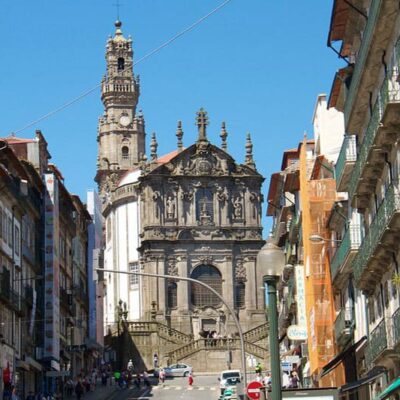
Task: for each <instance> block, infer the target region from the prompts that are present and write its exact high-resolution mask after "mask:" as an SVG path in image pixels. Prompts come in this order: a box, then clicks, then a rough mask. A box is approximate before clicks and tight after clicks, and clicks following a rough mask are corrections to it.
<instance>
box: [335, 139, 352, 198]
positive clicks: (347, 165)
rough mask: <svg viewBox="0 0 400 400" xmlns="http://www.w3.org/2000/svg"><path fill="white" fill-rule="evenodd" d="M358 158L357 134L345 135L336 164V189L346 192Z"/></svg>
mask: <svg viewBox="0 0 400 400" xmlns="http://www.w3.org/2000/svg"><path fill="white" fill-rule="evenodd" d="M356 160H357V140H356V136H355V135H346V136H345V137H344V140H343V143H342V147H341V149H340V153H339V157H338V160H337V162H336V165H335V177H336V189H337V191H338V192H345V191H346V190H347V185H348V183H349V179H350V175H351V171H352V169H353V166H354V163H355V162H356Z"/></svg>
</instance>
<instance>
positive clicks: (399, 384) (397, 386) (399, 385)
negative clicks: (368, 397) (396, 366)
mask: <svg viewBox="0 0 400 400" xmlns="http://www.w3.org/2000/svg"><path fill="white" fill-rule="evenodd" d="M397 390H400V377H399V378H397V379H396V380H394V381H393V382H392V383H391V384H390V385H389V386H388V387H387V388H386V389H385V390H384V391H383V392H382V393H381V394H380V395H379V396H378V397H375V399H374V400H384V399H387V398H388V396H390V395H391V394H392V393H393V392H395V391H397Z"/></svg>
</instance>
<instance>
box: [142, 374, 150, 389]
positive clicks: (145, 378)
mask: <svg viewBox="0 0 400 400" xmlns="http://www.w3.org/2000/svg"><path fill="white" fill-rule="evenodd" d="M143 383H144V385H145V386H146V387H150V380H149V374H148V372H147V371H146V370H145V371H143Z"/></svg>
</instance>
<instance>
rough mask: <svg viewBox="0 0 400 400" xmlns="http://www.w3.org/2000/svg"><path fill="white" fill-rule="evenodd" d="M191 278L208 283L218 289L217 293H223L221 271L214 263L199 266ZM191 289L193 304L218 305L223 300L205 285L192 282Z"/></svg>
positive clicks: (203, 305)
mask: <svg viewBox="0 0 400 400" xmlns="http://www.w3.org/2000/svg"><path fill="white" fill-rule="evenodd" d="M191 278H193V279H197V280H199V281H201V282H204V283H206V284H207V285H209V286H211V287H212V288H213V289H214V290H216V291H217V293H219V294H222V276H221V273H220V272H219V271H218V269H217V268H215V267H213V266H212V265H200V266H198V267H197V268H195V270H194V271H193V272H192V274H191ZM190 290H191V300H192V304H193V305H194V306H196V307H205V306H210V307H218V306H219V305H220V304H221V300H220V299H219V298H218V296H216V295H215V294H214V293H212V292H211V291H210V290H209V289H207V288H205V287H204V286H201V285H199V284H196V283H194V282H192V283H191V287H190Z"/></svg>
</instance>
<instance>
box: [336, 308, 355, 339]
mask: <svg viewBox="0 0 400 400" xmlns="http://www.w3.org/2000/svg"><path fill="white" fill-rule="evenodd" d="M353 314H354V313H353V309H352V308H351V307H345V308H342V309H341V310H340V311H339V314H338V315H337V317H336V319H335V325H334V326H335V339H336V342H337V343H340V342H341V341H342V340H341V339H342V338H343V336H350V335H351V334H352V332H353V328H354V320H353Z"/></svg>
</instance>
